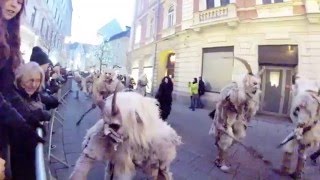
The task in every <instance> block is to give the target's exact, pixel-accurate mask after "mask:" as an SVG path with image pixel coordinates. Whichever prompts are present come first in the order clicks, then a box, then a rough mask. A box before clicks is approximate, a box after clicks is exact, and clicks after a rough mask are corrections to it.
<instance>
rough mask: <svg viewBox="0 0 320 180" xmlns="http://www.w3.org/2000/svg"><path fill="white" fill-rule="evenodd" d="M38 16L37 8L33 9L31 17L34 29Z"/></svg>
mask: <svg viewBox="0 0 320 180" xmlns="http://www.w3.org/2000/svg"><path fill="white" fill-rule="evenodd" d="M36 15H37V8H36V7H33V12H32V15H31V26H32V27H34V22H35V20H36Z"/></svg>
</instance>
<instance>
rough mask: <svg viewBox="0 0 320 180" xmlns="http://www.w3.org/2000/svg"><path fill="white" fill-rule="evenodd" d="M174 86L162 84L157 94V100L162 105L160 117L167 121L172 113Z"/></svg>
mask: <svg viewBox="0 0 320 180" xmlns="http://www.w3.org/2000/svg"><path fill="white" fill-rule="evenodd" d="M172 91H173V85H172V84H169V83H164V82H163V83H161V84H160V87H159V90H158V92H157V94H156V99H157V100H158V102H159V103H160V116H161V118H162V119H163V120H166V119H167V118H168V116H169V114H170V112H171V104H172Z"/></svg>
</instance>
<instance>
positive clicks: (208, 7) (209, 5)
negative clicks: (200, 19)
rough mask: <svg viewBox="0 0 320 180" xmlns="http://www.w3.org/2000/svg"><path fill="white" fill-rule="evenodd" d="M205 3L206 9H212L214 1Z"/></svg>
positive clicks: (208, 0) (209, 0)
mask: <svg viewBox="0 0 320 180" xmlns="http://www.w3.org/2000/svg"><path fill="white" fill-rule="evenodd" d="M206 1H207V9H210V8H214V7H215V6H214V0H206Z"/></svg>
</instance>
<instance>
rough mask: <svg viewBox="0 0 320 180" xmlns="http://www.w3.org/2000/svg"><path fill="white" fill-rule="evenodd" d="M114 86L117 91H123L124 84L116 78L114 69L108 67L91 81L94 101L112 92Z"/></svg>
mask: <svg viewBox="0 0 320 180" xmlns="http://www.w3.org/2000/svg"><path fill="white" fill-rule="evenodd" d="M116 88H117V90H118V91H123V90H124V89H125V86H124V85H123V84H122V82H121V81H120V80H119V79H118V78H117V76H116V74H115V72H114V70H113V69H108V70H106V71H105V72H103V73H101V74H100V76H99V78H96V79H95V80H94V82H93V88H92V91H93V93H92V94H93V100H94V103H96V102H97V101H99V100H101V99H105V98H106V97H108V96H109V95H111V94H112V93H114V92H115V90H116Z"/></svg>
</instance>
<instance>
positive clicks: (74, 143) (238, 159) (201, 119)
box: [51, 92, 320, 180]
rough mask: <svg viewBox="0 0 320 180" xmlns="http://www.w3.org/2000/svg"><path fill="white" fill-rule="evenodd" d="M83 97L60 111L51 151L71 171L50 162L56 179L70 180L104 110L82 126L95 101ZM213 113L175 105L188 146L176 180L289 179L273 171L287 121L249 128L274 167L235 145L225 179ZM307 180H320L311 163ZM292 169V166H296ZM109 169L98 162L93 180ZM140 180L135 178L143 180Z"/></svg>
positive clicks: (176, 122) (259, 121)
mask: <svg viewBox="0 0 320 180" xmlns="http://www.w3.org/2000/svg"><path fill="white" fill-rule="evenodd" d="M79 94H80V98H79V99H75V98H74V97H75V92H72V93H70V94H69V95H68V97H67V102H68V106H66V107H62V108H61V110H60V112H61V114H62V115H63V116H64V117H65V119H66V121H65V122H64V126H63V127H61V126H59V125H58V124H57V125H56V127H55V131H56V133H55V134H54V135H53V138H54V144H55V145H57V148H56V149H54V150H53V151H52V152H53V154H55V155H56V156H58V157H60V158H62V159H65V160H66V161H67V162H68V163H69V164H70V165H71V166H72V167H71V168H65V167H64V166H63V165H61V164H60V163H57V162H56V161H53V163H51V171H52V174H53V175H54V176H55V177H57V179H58V180H65V179H68V177H69V175H70V173H71V172H72V169H73V166H74V164H75V161H76V160H77V158H78V156H79V154H80V152H81V142H82V140H83V137H84V135H85V133H86V130H87V129H88V128H89V127H91V126H92V125H93V124H94V123H95V122H96V120H97V119H98V118H99V111H98V110H94V111H92V112H90V113H89V114H88V115H87V116H86V117H85V118H84V120H83V122H82V123H81V125H80V126H79V127H77V126H76V125H75V124H76V121H78V120H79V118H80V116H81V115H82V114H83V112H85V111H86V110H87V109H89V108H90V107H91V101H90V99H87V98H86V97H84V96H83V94H82V93H79ZM208 113H209V111H208V110H203V109H200V110H199V109H197V110H196V111H191V110H190V109H188V107H187V106H184V105H180V104H174V105H173V107H172V112H171V114H170V116H169V123H170V124H171V125H172V127H173V128H174V129H176V131H177V132H178V134H179V135H181V136H182V140H183V143H184V144H183V145H182V146H181V147H180V148H179V150H178V156H177V158H176V160H175V161H174V163H173V164H172V167H171V170H172V172H173V174H174V179H176V180H189V179H190V180H191V179H196V180H207V179H211V180H214V179H217V180H220V179H223V180H225V179H236V180H242V179H243V180H251V179H252V180H256V179H267V180H270V179H287V178H285V177H280V176H278V175H276V174H275V173H273V171H272V170H271V168H279V166H280V161H281V150H279V149H277V148H276V146H277V145H278V143H279V142H281V141H282V139H283V138H284V137H285V136H286V135H287V134H288V133H289V132H290V123H289V122H288V121H287V120H286V119H279V118H275V117H270V116H258V117H256V118H255V120H253V122H252V123H251V124H250V127H249V128H248V133H247V138H246V140H245V141H244V143H245V144H246V145H248V146H252V147H254V149H256V150H257V151H258V152H260V153H262V154H263V156H264V159H265V160H268V161H270V162H271V164H272V166H268V165H267V164H265V163H264V162H263V161H261V160H259V159H255V158H253V157H252V156H251V155H250V154H248V152H247V151H246V150H245V149H244V148H243V147H241V146H239V145H235V146H234V147H233V148H232V149H231V151H230V153H229V160H230V162H231V163H232V164H233V167H234V169H235V173H234V174H225V173H222V172H221V171H220V170H218V169H217V168H216V167H215V166H214V164H213V161H214V159H215V156H216V153H217V151H216V148H215V146H214V140H213V138H212V137H211V136H209V135H208V131H209V128H210V124H211V119H209V117H208ZM307 164H308V165H307V166H306V171H305V179H310V180H316V179H319V175H320V170H319V167H314V166H311V165H310V162H309V161H307ZM292 170H293V166H292ZM103 174H104V164H103V163H97V164H96V165H95V167H94V168H93V170H92V171H91V172H90V174H89V177H88V179H89V180H91V179H92V180H100V179H101V180H102V179H103V177H104V175H103ZM142 177H143V176H141V175H137V177H136V179H144V178H142Z"/></svg>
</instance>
